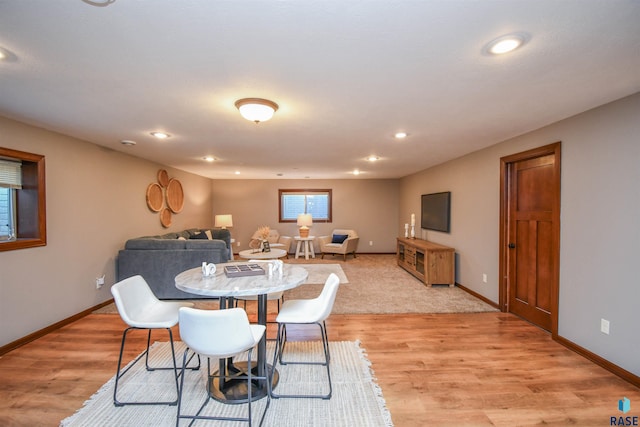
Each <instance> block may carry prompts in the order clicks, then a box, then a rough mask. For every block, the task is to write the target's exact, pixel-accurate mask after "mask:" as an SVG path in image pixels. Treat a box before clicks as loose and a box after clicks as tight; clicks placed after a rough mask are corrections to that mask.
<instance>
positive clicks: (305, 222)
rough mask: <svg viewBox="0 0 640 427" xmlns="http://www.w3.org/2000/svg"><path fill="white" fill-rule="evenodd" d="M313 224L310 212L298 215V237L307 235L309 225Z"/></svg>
mask: <svg viewBox="0 0 640 427" xmlns="http://www.w3.org/2000/svg"><path fill="white" fill-rule="evenodd" d="M311 225H313V217H312V216H311V214H299V215H298V227H300V237H309V227H311Z"/></svg>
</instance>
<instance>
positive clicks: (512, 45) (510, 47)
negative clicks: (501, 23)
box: [483, 33, 529, 55]
mask: <svg viewBox="0 0 640 427" xmlns="http://www.w3.org/2000/svg"><path fill="white" fill-rule="evenodd" d="M528 40H529V36H528V35H527V34H525V33H512V34H506V35H504V36H501V37H498V38H497V39H494V40H492V41H490V42H489V43H488V44H487V45H486V46H485V48H484V49H483V51H484V53H485V54H490V55H502V54H503V53H508V52H512V51H514V50H516V49H517V48H519V47H520V46H522V45H524V44H525V43H526V42H527V41H528Z"/></svg>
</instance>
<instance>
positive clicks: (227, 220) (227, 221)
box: [214, 214, 233, 230]
mask: <svg viewBox="0 0 640 427" xmlns="http://www.w3.org/2000/svg"><path fill="white" fill-rule="evenodd" d="M214 227H220V228H222V229H223V230H224V229H226V228H227V227H229V228H231V227H233V217H232V216H231V214H225V215H216V219H215V223H214Z"/></svg>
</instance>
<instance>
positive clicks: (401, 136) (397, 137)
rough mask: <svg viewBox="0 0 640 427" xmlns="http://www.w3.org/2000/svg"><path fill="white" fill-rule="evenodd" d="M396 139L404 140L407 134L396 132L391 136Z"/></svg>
mask: <svg viewBox="0 0 640 427" xmlns="http://www.w3.org/2000/svg"><path fill="white" fill-rule="evenodd" d="M393 136H394V137H395V138H396V139H404V138H406V137H407V133H406V132H396V134H395V135H393Z"/></svg>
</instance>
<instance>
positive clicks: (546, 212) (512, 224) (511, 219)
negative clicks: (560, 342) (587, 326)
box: [501, 143, 560, 333]
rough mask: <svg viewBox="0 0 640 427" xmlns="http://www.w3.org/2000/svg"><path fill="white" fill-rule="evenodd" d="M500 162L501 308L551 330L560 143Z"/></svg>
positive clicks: (554, 313)
mask: <svg viewBox="0 0 640 427" xmlns="http://www.w3.org/2000/svg"><path fill="white" fill-rule="evenodd" d="M502 160H503V165H504V166H503V182H504V184H505V185H504V188H503V192H502V195H503V201H502V206H503V207H504V210H505V212H503V213H502V214H503V215H501V216H502V217H503V225H502V228H503V238H502V239H501V244H502V245H503V248H502V249H503V250H502V251H501V252H502V253H503V256H502V257H501V264H503V265H502V266H501V271H503V277H504V279H505V281H504V286H505V289H504V294H505V295H504V296H502V297H501V298H504V301H503V304H504V305H505V306H504V307H503V308H504V309H505V311H509V312H512V313H514V314H516V315H518V316H520V317H522V318H524V319H526V320H528V321H530V322H532V323H534V324H535V325H538V326H540V327H541V328H543V329H546V330H548V331H551V332H553V333H557V318H558V317H557V316H558V271H559V265H558V264H559V258H560V257H559V250H560V248H559V246H560V245H559V235H560V233H559V231H560V224H559V222H560V143H557V144H553V145H550V146H546V147H541V148H539V149H535V150H530V151H527V152H525V153H520V154H517V155H514V156H509V157H507V158H503V159H502ZM504 246H506V247H504Z"/></svg>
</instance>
